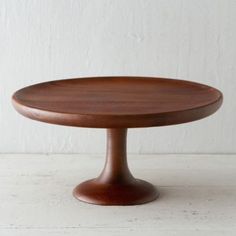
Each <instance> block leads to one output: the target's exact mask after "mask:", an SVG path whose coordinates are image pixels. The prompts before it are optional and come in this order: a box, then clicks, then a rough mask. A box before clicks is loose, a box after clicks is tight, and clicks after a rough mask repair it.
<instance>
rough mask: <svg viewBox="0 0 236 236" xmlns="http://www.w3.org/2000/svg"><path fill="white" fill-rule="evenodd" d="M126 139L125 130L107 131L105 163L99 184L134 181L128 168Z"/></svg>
mask: <svg viewBox="0 0 236 236" xmlns="http://www.w3.org/2000/svg"><path fill="white" fill-rule="evenodd" d="M126 138H127V129H107V153H106V163H105V166H104V169H103V171H102V173H101V175H100V176H99V177H98V181H99V182H103V183H109V184H125V183H126V182H127V183H128V182H129V183H130V181H132V180H133V181H135V180H134V178H133V176H132V174H131V173H130V171H129V168H128V163H127V156H126Z"/></svg>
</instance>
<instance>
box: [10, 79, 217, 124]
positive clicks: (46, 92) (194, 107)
mask: <svg viewBox="0 0 236 236" xmlns="http://www.w3.org/2000/svg"><path fill="white" fill-rule="evenodd" d="M221 102H222V94H221V93H220V92H219V91H218V90H216V89H214V88H212V87H209V86H206V85H202V84H198V83H193V82H187V81H182V80H173V79H161V78H142V77H140V78H139V77H110V78H109V77H101V78H84V79H69V80H59V81H51V82H46V83H41V84H36V85H33V86H29V87H26V88H23V89H21V90H19V91H17V92H16V93H15V94H14V95H13V104H14V106H15V108H16V109H17V110H18V111H19V112H20V113H21V114H22V115H24V116H26V117H29V118H31V119H34V120H39V121H43V122H47V123H53V124H59V125H68V126H78V127H92V128H132V127H150V126H162V125H172V124H179V123H184V122H190V121H193V120H197V119H201V118H204V117H206V116H208V115H210V114H212V113H214V112H215V111H216V110H217V109H218V108H219V106H220V105H221Z"/></svg>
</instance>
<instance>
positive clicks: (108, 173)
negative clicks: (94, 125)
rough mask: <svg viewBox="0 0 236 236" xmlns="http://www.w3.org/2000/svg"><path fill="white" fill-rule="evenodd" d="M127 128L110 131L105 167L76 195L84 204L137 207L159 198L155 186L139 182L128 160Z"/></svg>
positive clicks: (79, 189)
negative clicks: (135, 205)
mask: <svg viewBox="0 0 236 236" xmlns="http://www.w3.org/2000/svg"><path fill="white" fill-rule="evenodd" d="M126 134H127V129H108V130H107V156H106V163H105V167H104V169H103V171H102V173H101V174H100V176H99V177H98V178H96V179H92V180H88V181H86V182H84V183H81V184H80V185H78V186H77V187H76V188H75V189H74V192H73V194H74V196H75V197H76V198H78V199H79V200H81V201H84V202H88V203H93V204H99V205H134V204H142V203H145V202H150V201H152V200H154V199H156V198H157V197H158V192H157V190H156V189H155V188H154V186H153V185H152V184H150V183H148V182H146V181H143V180H139V179H135V178H134V177H133V176H132V174H131V173H130V171H129V168H128V164H127V158H126Z"/></svg>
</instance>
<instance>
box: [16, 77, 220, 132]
mask: <svg viewBox="0 0 236 236" xmlns="http://www.w3.org/2000/svg"><path fill="white" fill-rule="evenodd" d="M99 78H100V79H102V78H104V79H105V78H107V79H108V78H123V79H125V78H127V79H132V78H133V79H135V78H136V79H164V80H172V81H175V82H181V83H188V84H192V85H194V84H195V85H198V86H205V87H209V88H211V89H213V90H214V91H215V92H217V93H218V95H219V96H218V98H217V99H216V100H215V101H213V102H211V103H209V104H206V105H203V106H198V107H194V108H190V109H185V110H176V111H169V112H161V113H150V114H138V115H137V114H130V115H121V114H117V115H110V114H73V113H63V112H55V111H50V110H45V109H44V110H42V109H38V108H35V107H32V106H28V105H27V106H26V105H24V104H22V103H21V102H20V101H19V100H18V99H17V96H16V95H17V93H19V92H20V91H21V90H23V89H25V88H29V87H32V86H36V85H40V84H46V83H50V82H59V81H60V82H62V81H67V80H76V79H99ZM25 88H23V89H20V90H18V91H16V92H15V93H14V94H13V96H12V103H13V106H14V107H15V109H16V110H17V111H18V112H19V113H20V114H22V115H23V116H25V117H28V118H30V119H33V120H37V121H42V122H46V123H51V124H58V125H65V126H76V127H91V128H141V127H152V126H165V125H174V124H181V123H186V122H191V121H195V120H199V119H202V118H204V117H207V116H209V115H211V114H213V113H214V112H216V111H217V110H218V109H219V107H220V106H221V104H222V102H223V94H222V93H221V92H220V91H219V90H217V89H215V88H213V87H211V86H208V85H205V84H201V83H196V82H192V81H186V80H180V79H170V78H162V77H142V76H98V77H80V78H71V79H63V80H54V81H47V82H43V83H37V84H34V85H31V86H27V87H25Z"/></svg>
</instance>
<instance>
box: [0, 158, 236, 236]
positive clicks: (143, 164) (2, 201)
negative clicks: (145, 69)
mask: <svg viewBox="0 0 236 236" xmlns="http://www.w3.org/2000/svg"><path fill="white" fill-rule="evenodd" d="M103 163H104V158H103V157H101V156H85V155H32V154H28V155H23V154H22V155H0V186H1V187H0V235H1V236H10V235H11V236H15V235H16V236H21V235H22V236H23V235H34V236H38V235H40V236H42V235H57V236H58V235H59V236H60V235H69V236H70V235H114V236H116V235H144V234H146V235H161V236H162V235H193V236H195V235H210V236H211V235H235V234H236V202H235V199H236V183H235V179H236V156H235V155H146V156H145V155H142V156H141V155H139V156H132V155H131V156H129V164H130V168H131V170H132V172H133V174H134V175H135V176H136V177H139V178H143V179H146V180H147V181H150V182H152V183H153V184H155V185H156V186H158V187H159V191H160V193H161V197H160V198H159V199H158V200H157V201H155V202H152V203H149V204H145V205H140V206H128V207H127V206H126V207H115V206H112V207H102V206H94V205H89V204H85V203H82V202H79V201H77V200H76V199H74V198H73V197H72V195H71V191H72V189H73V187H74V186H75V185H76V184H78V183H80V182H81V181H83V180H85V179H88V178H93V177H95V176H96V175H98V174H99V172H100V170H101V168H102V167H103Z"/></svg>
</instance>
